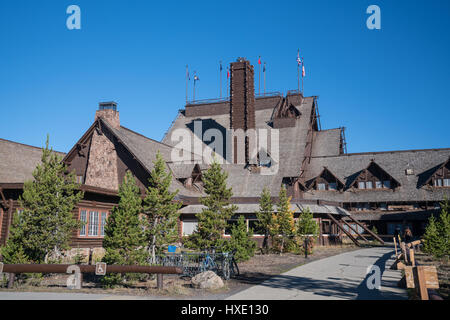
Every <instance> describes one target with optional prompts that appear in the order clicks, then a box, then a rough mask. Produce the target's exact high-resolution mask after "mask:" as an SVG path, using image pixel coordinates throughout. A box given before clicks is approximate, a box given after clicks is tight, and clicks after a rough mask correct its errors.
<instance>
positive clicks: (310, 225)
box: [297, 208, 319, 240]
mask: <svg viewBox="0 0 450 320" xmlns="http://www.w3.org/2000/svg"><path fill="white" fill-rule="evenodd" d="M297 234H298V235H299V236H300V238H301V239H302V240H304V239H305V238H306V237H309V236H312V237H313V238H316V237H317V236H318V234H319V225H318V224H317V222H316V221H315V220H314V217H313V213H312V212H311V211H310V210H309V208H306V209H304V210H303V211H302V212H301V213H300V216H299V218H298V220H297Z"/></svg>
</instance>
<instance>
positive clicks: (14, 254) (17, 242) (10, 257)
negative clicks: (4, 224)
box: [1, 213, 30, 264]
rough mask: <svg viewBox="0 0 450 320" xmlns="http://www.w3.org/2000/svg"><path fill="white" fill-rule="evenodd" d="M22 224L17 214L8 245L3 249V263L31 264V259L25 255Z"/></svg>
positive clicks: (14, 217)
mask: <svg viewBox="0 0 450 320" xmlns="http://www.w3.org/2000/svg"><path fill="white" fill-rule="evenodd" d="M21 223H22V221H21V219H20V215H19V214H18V213H16V214H15V215H14V216H13V222H12V224H11V228H10V231H9V237H8V240H7V241H6V245H5V246H4V247H2V248H1V253H2V257H3V263H7V264H22V263H29V262H30V258H29V257H27V255H26V254H25V249H24V247H23V243H22V241H21V239H23V233H22V227H21Z"/></svg>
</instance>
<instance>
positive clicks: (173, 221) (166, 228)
mask: <svg viewBox="0 0 450 320" xmlns="http://www.w3.org/2000/svg"><path fill="white" fill-rule="evenodd" d="M153 164H154V167H153V170H152V172H151V173H150V178H149V186H148V188H147V195H146V197H145V199H144V212H145V213H146V215H147V217H148V228H147V230H148V234H147V239H148V240H147V241H148V247H149V251H150V255H151V262H152V263H155V261H156V255H161V254H162V253H163V252H164V248H165V247H166V246H167V245H169V244H171V243H173V242H175V241H177V239H178V217H179V215H180V213H179V212H178V210H179V209H180V207H181V203H179V202H176V201H174V199H175V196H176V195H177V193H178V190H177V191H175V192H171V191H170V190H169V189H170V185H171V183H172V174H171V173H170V172H166V163H165V161H164V159H163V157H162V156H161V153H160V152H159V151H158V153H157V154H156V160H155V161H154V162H153Z"/></svg>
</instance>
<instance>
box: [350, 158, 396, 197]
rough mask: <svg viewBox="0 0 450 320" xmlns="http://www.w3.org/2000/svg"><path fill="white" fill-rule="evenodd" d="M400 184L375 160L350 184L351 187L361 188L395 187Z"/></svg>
mask: <svg viewBox="0 0 450 320" xmlns="http://www.w3.org/2000/svg"><path fill="white" fill-rule="evenodd" d="M398 186H400V183H399V182H398V181H397V180H395V179H394V178H393V177H392V176H391V175H390V174H388V173H387V172H386V171H385V170H384V169H383V168H381V167H380V166H379V165H378V164H376V163H375V162H374V161H372V162H371V163H370V164H369V165H368V166H367V168H366V169H364V170H362V171H361V172H360V173H359V174H358V175H357V176H356V178H355V180H354V181H353V183H351V184H350V187H353V188H357V189H359V190H371V189H392V188H394V189H395V188H397V187H398Z"/></svg>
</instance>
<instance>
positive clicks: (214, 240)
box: [185, 158, 237, 249]
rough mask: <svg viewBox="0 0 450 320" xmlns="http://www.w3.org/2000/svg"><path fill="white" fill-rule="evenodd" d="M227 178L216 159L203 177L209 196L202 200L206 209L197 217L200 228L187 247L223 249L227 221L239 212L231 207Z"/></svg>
mask: <svg viewBox="0 0 450 320" xmlns="http://www.w3.org/2000/svg"><path fill="white" fill-rule="evenodd" d="M227 177H228V174H227V173H226V172H224V171H222V168H221V167H220V164H219V163H218V162H217V160H216V159H215V158H214V160H213V162H212V163H211V166H210V168H209V169H208V170H207V171H206V172H205V173H204V174H203V176H202V179H203V183H204V190H205V193H206V194H207V196H206V197H203V198H201V199H200V202H201V204H203V205H204V206H205V207H206V208H204V209H203V210H202V211H201V212H200V213H198V214H197V215H196V216H197V219H198V227H197V230H196V231H195V232H194V233H193V234H191V235H190V236H189V238H188V239H187V241H186V242H185V244H186V245H187V246H190V247H194V248H197V249H208V248H211V247H216V248H218V249H222V248H223V245H224V239H223V238H222V234H223V232H224V230H225V227H226V225H227V220H228V219H230V218H231V216H232V215H233V213H234V212H235V211H236V210H237V207H236V206H235V205H230V199H231V197H232V195H233V192H232V189H231V188H227Z"/></svg>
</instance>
